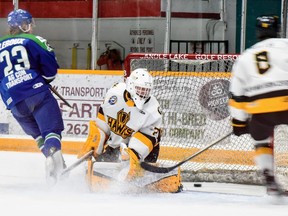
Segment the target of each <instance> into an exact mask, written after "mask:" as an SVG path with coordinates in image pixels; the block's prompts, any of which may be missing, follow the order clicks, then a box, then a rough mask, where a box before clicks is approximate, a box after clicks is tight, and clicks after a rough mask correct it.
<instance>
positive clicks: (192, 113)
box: [125, 54, 288, 185]
mask: <svg viewBox="0 0 288 216" xmlns="http://www.w3.org/2000/svg"><path fill="white" fill-rule="evenodd" d="M237 57H238V56H237V55H219V54H217V55H204V54H202V55H193V54H185V55H183V54H181V56H180V55H177V54H136V55H133V54H132V55H130V56H129V58H127V59H126V61H128V62H126V63H125V65H126V70H127V74H128V75H129V71H132V70H134V69H136V68H139V67H145V68H147V69H148V70H149V71H150V72H151V74H152V75H153V77H154V89H153V94H154V95H155V96H156V98H157V99H158V100H159V102H160V105H161V108H162V111H163V122H162V128H163V137H162V140H161V150H160V162H161V164H163V166H171V165H174V164H176V163H178V162H179V161H182V160H183V159H185V158H187V157H189V156H191V155H192V154H193V153H195V152H196V151H198V150H199V149H201V148H203V147H204V146H206V145H208V144H210V143H211V142H213V141H215V140H217V139H218V138H219V137H221V136H223V135H225V134H227V133H229V132H230V131H231V130H232V128H231V125H230V116H229V111H228V106H227V102H228V88H229V81H230V75H231V73H230V71H231V69H232V65H233V63H234V61H235V59H236V58H237ZM287 141H288V129H287V128H286V126H281V127H280V126H279V127H278V128H277V130H276V133H275V164H276V170H277V175H278V177H279V179H281V182H285V179H287V177H286V175H287V173H288V167H287V166H288V163H287V162H288V161H287V159H286V158H287V153H288V152H287V151H288V143H287ZM181 170H182V177H183V179H184V180H185V181H210V182H211V181H213V182H231V183H248V184H259V183H261V178H260V177H259V175H258V174H257V168H256V166H255V164H254V146H253V143H252V140H251V137H250V135H243V136H241V137H236V136H230V137H229V138H227V139H226V140H224V141H222V142H221V143H219V144H217V145H215V146H214V147H212V148H210V149H208V150H207V151H205V152H203V153H202V154H200V155H198V156H197V157H195V158H194V159H192V160H191V161H189V162H187V163H185V164H183V165H182V166H181ZM285 184H286V183H285ZM287 185H288V184H287Z"/></svg>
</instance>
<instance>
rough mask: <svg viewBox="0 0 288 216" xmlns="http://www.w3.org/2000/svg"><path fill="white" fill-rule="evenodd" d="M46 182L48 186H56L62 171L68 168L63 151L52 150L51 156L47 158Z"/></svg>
mask: <svg viewBox="0 0 288 216" xmlns="http://www.w3.org/2000/svg"><path fill="white" fill-rule="evenodd" d="M45 168H46V181H47V184H48V185H50V186H52V185H55V184H56V182H57V180H58V178H59V176H60V175H61V173H62V171H63V170H64V169H65V168H66V164H65V161H64V159H63V156H62V152H61V150H56V148H51V149H50V155H49V156H48V157H47V158H46V164H45Z"/></svg>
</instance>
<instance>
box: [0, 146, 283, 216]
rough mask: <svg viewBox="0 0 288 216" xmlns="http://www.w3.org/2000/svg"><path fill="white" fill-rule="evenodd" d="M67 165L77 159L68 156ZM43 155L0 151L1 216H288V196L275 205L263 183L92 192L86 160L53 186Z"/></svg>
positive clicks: (213, 184)
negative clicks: (163, 190) (168, 191)
mask: <svg viewBox="0 0 288 216" xmlns="http://www.w3.org/2000/svg"><path fill="white" fill-rule="evenodd" d="M64 157H65V160H66V163H67V165H68V166H69V165H71V164H72V163H74V162H75V161H76V160H77V159H76V156H75V155H64ZM44 164H45V159H44V156H43V155H42V154H40V153H23V152H5V151H2V152H0V171H1V172H0V212H1V216H6V215H7V216H14V215H15V216H16V215H17V216H20V215H27V216H28V215H29V216H44V215H45V216H46V215H47V216H48V215H49V216H58V215H59V216H60V215H61V216H70V215H73V216H74V215H75V216H76V215H77V216H88V215H90V216H94V215H95V216H130V215H131V216H132V215H133V216H142V215H143V216H144V215H145V216H154V215H155V216H182V215H183V216H193V215H194V216H255V215H257V216H272V215H273V216H288V198H284V199H282V200H281V201H280V203H279V202H277V204H275V200H274V199H271V198H270V197H268V196H266V195H265V189H264V188H263V187H260V186H247V185H235V184H234V185H233V184H219V183H218V184H217V183H203V184H202V187H194V184H191V183H190V184H188V183H184V191H183V192H181V193H177V194H159V193H158V194H157V193H141V194H137V193H127V192H124V191H123V190H122V189H120V188H115V189H114V190H113V191H109V192H108V191H107V192H105V193H92V192H90V191H89V190H88V188H87V184H86V182H85V178H84V171H85V169H84V164H81V165H80V166H78V167H77V168H75V169H74V170H72V171H71V173H70V175H69V177H68V178H67V179H65V180H62V181H61V182H59V183H58V184H57V185H56V186H54V187H52V188H51V187H48V186H47V185H46V181H45V171H44Z"/></svg>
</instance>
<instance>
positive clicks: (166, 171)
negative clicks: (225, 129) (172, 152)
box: [140, 132, 232, 173]
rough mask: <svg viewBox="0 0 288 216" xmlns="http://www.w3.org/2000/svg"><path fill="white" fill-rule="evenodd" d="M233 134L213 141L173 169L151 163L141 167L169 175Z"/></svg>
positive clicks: (143, 163) (172, 167)
mask: <svg viewBox="0 0 288 216" xmlns="http://www.w3.org/2000/svg"><path fill="white" fill-rule="evenodd" d="M231 134H232V132H230V133H228V134H226V135H225V136H223V137H220V138H219V139H217V140H215V141H213V142H212V143H210V144H209V145H207V146H205V147H204V148H202V149H201V150H199V151H197V152H196V153H194V154H193V155H191V156H190V157H188V158H186V159H185V160H183V161H181V162H179V163H178V164H176V165H174V166H171V167H158V166H154V165H152V164H150V163H146V162H141V163H140V165H141V167H142V168H143V169H145V170H147V171H150V172H154V173H168V172H170V171H172V170H174V169H175V168H177V167H179V166H181V165H182V164H184V163H186V162H188V161H189V160H191V159H192V158H194V157H196V156H197V155H199V154H201V153H202V152H204V151H206V150H207V149H209V148H211V147H212V146H214V145H216V144H217V143H219V142H221V141H222V140H224V139H226V138H227V137H229V136H230V135H231Z"/></svg>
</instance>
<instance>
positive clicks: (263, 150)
mask: <svg viewBox="0 0 288 216" xmlns="http://www.w3.org/2000/svg"><path fill="white" fill-rule="evenodd" d="M262 154H269V155H272V154H273V149H272V148H268V147H259V148H256V150H255V155H256V156H258V155H262Z"/></svg>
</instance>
